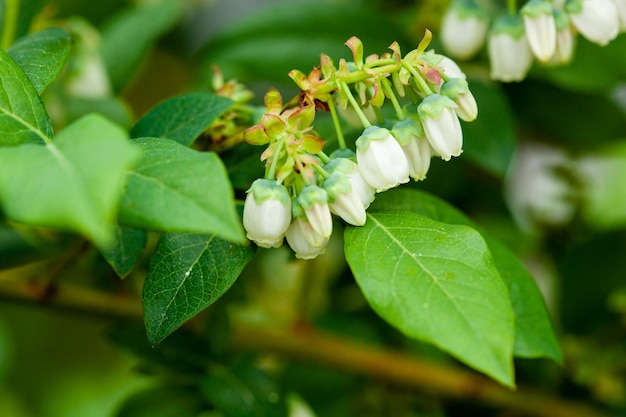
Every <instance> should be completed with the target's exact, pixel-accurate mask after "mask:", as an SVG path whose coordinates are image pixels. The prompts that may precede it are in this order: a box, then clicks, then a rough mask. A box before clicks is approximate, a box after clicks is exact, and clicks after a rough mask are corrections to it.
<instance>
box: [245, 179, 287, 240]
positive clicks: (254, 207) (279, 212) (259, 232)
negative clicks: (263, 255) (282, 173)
mask: <svg viewBox="0 0 626 417" xmlns="http://www.w3.org/2000/svg"><path fill="white" fill-rule="evenodd" d="M247 193H248V195H247V196H246V201H245V203H244V206H243V226H244V228H245V229H246V232H247V236H248V239H250V240H252V241H253V242H254V243H256V244H257V245H259V246H261V247H264V248H271V247H279V246H280V245H282V243H283V237H284V235H285V231H286V230H287V228H288V227H289V223H290V222H291V199H290V198H289V193H288V192H287V189H286V188H285V187H284V186H283V185H281V184H278V183H276V181H274V180H267V179H258V180H256V181H254V183H252V186H251V187H250V189H249V190H248V191H247Z"/></svg>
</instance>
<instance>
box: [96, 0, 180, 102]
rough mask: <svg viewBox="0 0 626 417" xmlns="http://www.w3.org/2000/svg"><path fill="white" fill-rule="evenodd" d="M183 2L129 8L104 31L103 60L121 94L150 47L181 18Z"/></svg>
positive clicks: (171, 1) (152, 3)
mask: <svg viewBox="0 0 626 417" xmlns="http://www.w3.org/2000/svg"><path fill="white" fill-rule="evenodd" d="M182 12H183V2H180V1H176V0H164V1H160V2H149V3H144V4H142V5H138V6H135V7H133V8H129V9H127V10H125V11H124V12H122V13H120V14H119V15H117V16H115V17H114V18H113V20H111V21H110V22H108V24H107V25H105V27H104V28H103V29H102V57H103V58H104V63H105V66H106V68H107V71H108V74H109V77H110V79H111V84H112V85H113V88H114V90H115V91H120V90H121V89H122V87H124V85H125V84H126V83H127V82H128V80H129V79H130V78H131V76H132V75H133V74H134V72H135V71H136V70H137V68H138V67H139V65H140V64H141V61H142V59H143V58H144V56H145V55H146V53H147V52H148V50H149V48H150V46H152V44H153V43H154V42H155V41H156V40H157V39H158V38H159V37H161V36H162V35H164V34H165V33H167V32H168V31H169V30H171V29H172V28H173V27H174V25H175V24H176V22H178V20H179V19H180V17H181V13H182Z"/></svg>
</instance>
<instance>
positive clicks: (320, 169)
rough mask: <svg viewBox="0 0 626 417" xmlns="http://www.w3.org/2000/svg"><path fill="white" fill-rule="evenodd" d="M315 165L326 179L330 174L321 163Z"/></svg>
mask: <svg viewBox="0 0 626 417" xmlns="http://www.w3.org/2000/svg"><path fill="white" fill-rule="evenodd" d="M313 167H314V168H315V170H316V171H317V172H318V173H319V174H320V175H321V176H322V179H326V178H328V177H329V176H330V175H329V174H328V172H326V170H325V169H324V168H322V166H321V165H313Z"/></svg>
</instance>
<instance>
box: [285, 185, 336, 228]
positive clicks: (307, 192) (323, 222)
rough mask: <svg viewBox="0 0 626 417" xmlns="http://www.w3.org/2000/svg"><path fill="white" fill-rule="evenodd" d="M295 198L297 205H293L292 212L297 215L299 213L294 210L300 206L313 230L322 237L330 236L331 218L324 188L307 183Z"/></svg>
mask: <svg viewBox="0 0 626 417" xmlns="http://www.w3.org/2000/svg"><path fill="white" fill-rule="evenodd" d="M296 199H297V203H296V204H297V205H296V206H295V207H294V214H295V215H296V216H298V215H299V214H300V213H296V212H295V211H297V210H298V208H300V209H301V210H302V212H303V213H304V216H305V217H306V218H307V220H308V221H309V223H310V224H311V227H312V228H313V230H315V231H316V232H317V233H319V234H320V235H321V236H322V237H324V238H327V237H330V235H331V234H332V232H333V219H332V217H331V215H330V208H329V207H328V193H327V192H326V190H324V189H322V188H320V187H318V186H317V185H307V186H306V187H304V188H303V189H302V191H300V193H299V194H298V196H297V197H296ZM298 217H301V216H298Z"/></svg>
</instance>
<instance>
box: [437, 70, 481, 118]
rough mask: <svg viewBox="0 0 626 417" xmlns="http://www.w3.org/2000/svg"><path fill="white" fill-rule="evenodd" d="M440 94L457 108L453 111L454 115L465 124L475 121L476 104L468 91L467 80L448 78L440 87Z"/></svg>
mask: <svg viewBox="0 0 626 417" xmlns="http://www.w3.org/2000/svg"><path fill="white" fill-rule="evenodd" d="M441 94H442V95H444V96H446V97H448V98H450V99H451V100H452V101H454V102H455V103H456V105H457V106H458V107H457V108H455V109H454V111H455V112H456V115H457V116H459V118H460V119H461V120H463V121H466V122H471V121H474V120H476V117H478V104H476V99H475V98H474V95H473V94H472V92H471V91H470V89H469V84H468V83H467V80H465V79H463V78H450V79H448V81H446V82H445V83H443V85H442V86H441Z"/></svg>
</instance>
